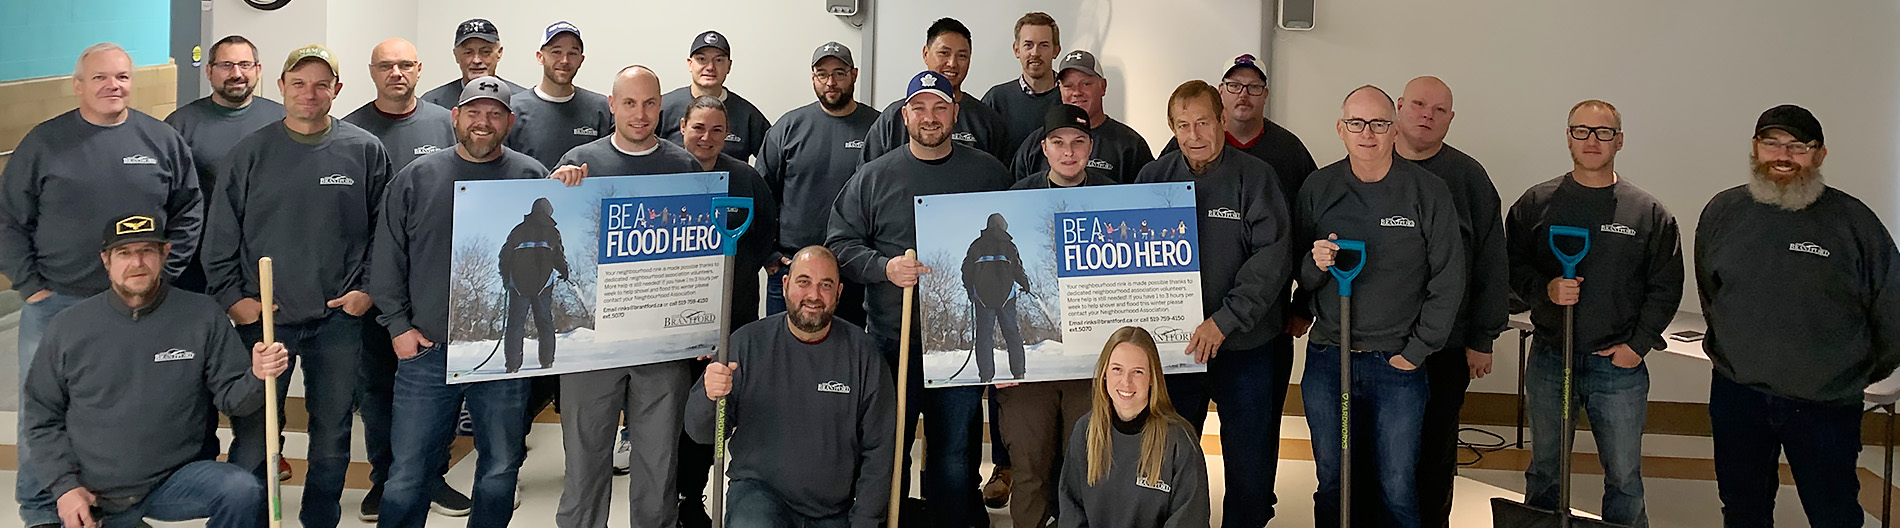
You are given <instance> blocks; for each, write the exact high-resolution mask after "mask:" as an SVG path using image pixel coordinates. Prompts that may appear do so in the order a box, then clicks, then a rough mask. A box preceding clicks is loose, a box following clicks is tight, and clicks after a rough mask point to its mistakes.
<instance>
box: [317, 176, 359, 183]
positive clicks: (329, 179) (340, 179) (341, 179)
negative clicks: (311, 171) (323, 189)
mask: <svg viewBox="0 0 1900 528" xmlns="http://www.w3.org/2000/svg"><path fill="white" fill-rule="evenodd" d="M317 185H356V180H353V179H350V177H349V176H344V175H342V174H331V175H329V176H324V177H322V178H318V179H317Z"/></svg>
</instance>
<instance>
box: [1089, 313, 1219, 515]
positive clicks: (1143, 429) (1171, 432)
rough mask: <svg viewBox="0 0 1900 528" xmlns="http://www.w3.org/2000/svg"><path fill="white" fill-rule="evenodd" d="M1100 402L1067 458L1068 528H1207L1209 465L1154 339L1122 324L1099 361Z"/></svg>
mask: <svg viewBox="0 0 1900 528" xmlns="http://www.w3.org/2000/svg"><path fill="white" fill-rule="evenodd" d="M1094 385H1095V389H1094V398H1093V400H1092V408H1091V410H1090V412H1089V414H1088V415H1085V416H1083V417H1082V419H1081V420H1079V421H1077V422H1076V427H1075V434H1073V435H1071V436H1070V437H1069V449H1068V452H1067V454H1066V455H1065V456H1064V457H1063V458H1064V460H1063V465H1062V489H1061V499H1060V500H1061V513H1060V514H1059V515H1057V523H1058V525H1059V526H1063V527H1083V526H1089V527H1097V528H1100V527H1129V528H1134V527H1144V528H1146V527H1162V526H1166V527H1183V526H1195V527H1205V526H1207V525H1208V515H1209V511H1208V508H1209V507H1208V498H1207V460H1206V458H1204V457H1203V456H1202V455H1201V446H1200V442H1199V441H1198V438H1196V437H1195V435H1194V432H1193V429H1191V428H1190V427H1189V426H1188V423H1187V421H1186V420H1183V419H1182V418H1181V415H1179V414H1176V413H1175V412H1174V404H1173V403H1171V402H1169V400H1168V386H1167V383H1166V382H1165V381H1163V380H1162V376H1161V356H1160V354H1159V353H1158V352H1157V351H1156V350H1155V340H1154V336H1151V335H1149V334H1148V331H1147V330H1143V329H1141V328H1140V327H1135V326H1124V327H1122V328H1121V329H1119V330H1116V331H1115V333H1114V334H1111V335H1109V337H1108V343H1107V344H1106V345H1103V346H1102V356H1101V358H1100V359H1097V360H1096V361H1095V380H1094Z"/></svg>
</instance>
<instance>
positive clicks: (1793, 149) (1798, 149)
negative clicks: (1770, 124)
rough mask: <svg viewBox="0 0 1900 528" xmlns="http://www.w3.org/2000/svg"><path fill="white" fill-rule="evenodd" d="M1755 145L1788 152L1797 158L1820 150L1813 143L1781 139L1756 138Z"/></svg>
mask: <svg viewBox="0 0 1900 528" xmlns="http://www.w3.org/2000/svg"><path fill="white" fill-rule="evenodd" d="M1755 144H1756V145H1761V146H1762V148H1765V149H1768V150H1775V149H1782V150H1786V151H1787V152H1788V153H1789V154H1794V155H1796V156H1799V155H1802V154H1807V153H1809V152H1813V151H1814V149H1815V148H1818V147H1815V146H1814V144H1813V143H1809V142H1804V141H1782V140H1779V139H1769V138H1755Z"/></svg>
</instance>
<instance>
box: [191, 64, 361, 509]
mask: <svg viewBox="0 0 1900 528" xmlns="http://www.w3.org/2000/svg"><path fill="white" fill-rule="evenodd" d="M282 71H283V73H282V75H281V76H280V77H279V78H278V81H277V82H278V88H279V89H280V90H281V91H282V92H283V93H284V94H285V95H286V99H287V100H288V101H290V105H288V106H287V107H286V116H285V119H284V122H283V124H281V125H271V126H267V127H264V128H262V129H259V130H258V131H257V132H254V133H252V134H251V135H249V136H246V137H245V138H244V139H243V140H242V141H239V142H238V144H237V146H235V147H232V149H231V156H230V158H231V161H230V165H229V169H228V170H227V172H226V178H224V180H223V181H220V182H219V183H218V189H217V190H216V191H214V192H213V194H212V196H213V199H212V200H211V214H210V223H209V229H208V230H207V232H206V236H205V259H204V260H205V268H206V269H205V272H206V275H207V276H208V277H209V278H210V282H211V284H212V288H211V291H212V296H213V297H214V298H216V299H218V302H219V303H221V304H222V305H223V306H225V307H226V308H225V309H226V311H227V312H229V314H230V315H231V321H232V322H233V323H235V324H237V325H238V334H239V335H240V336H242V337H244V338H245V340H246V341H247V342H256V341H258V340H260V339H262V337H263V332H264V328H263V326H262V324H261V322H260V320H259V319H260V317H261V316H262V314H263V311H264V310H267V309H271V310H275V311H276V312H277V319H276V324H277V337H278V339H279V340H281V341H283V342H284V343H287V344H288V345H289V346H290V348H291V350H293V351H295V353H294V354H293V355H292V359H291V361H292V362H293V367H292V368H295V366H294V364H295V363H296V362H297V361H299V360H301V361H302V362H303V367H304V372H303V374H304V375H303V380H304V390H305V394H306V396H307V397H306V399H305V402H306V403H305V406H306V408H307V409H308V411H309V413H310V456H309V460H310V475H309V476H308V477H307V478H306V479H305V484H304V497H303V498H304V500H303V506H302V511H301V512H299V515H298V517H299V519H300V520H301V521H302V522H303V524H304V525H305V526H318V527H328V526H335V525H336V523H337V521H338V517H339V516H340V515H341V510H340V507H339V505H338V503H337V501H338V499H339V497H341V494H342V492H343V479H344V476H345V473H346V472H347V471H348V469H349V464H350V428H351V427H352V423H353V421H354V420H353V419H352V417H351V411H352V409H353V407H354V400H355V394H356V376H357V368H358V367H357V366H358V365H359V364H360V363H361V354H362V346H363V327H362V325H363V321H362V317H363V314H364V313H365V312H368V311H369V308H370V304H371V303H370V297H369V294H367V293H364V291H363V290H365V289H366V288H367V285H366V280H365V279H366V277H367V276H368V271H369V269H368V268H369V245H370V229H371V226H373V225H374V224H375V222H376V208H377V205H378V204H380V203H381V201H382V197H383V187H384V186H385V185H386V184H387V183H388V182H389V172H390V171H389V156H388V155H387V154H386V153H384V151H383V144H382V141H380V140H378V139H376V136H372V135H370V134H369V132H366V131H364V130H363V129H361V128H357V127H356V125H352V124H349V123H347V122H343V121H340V120H337V119H334V118H331V117H330V115H329V114H330V106H331V103H332V102H333V101H334V100H335V97H336V94H337V93H338V91H339V90H340V89H341V88H342V85H341V81H340V79H339V78H338V74H337V72H338V67H337V60H336V58H335V56H334V55H332V54H331V53H330V51H329V50H328V49H325V48H324V47H323V46H319V45H309V46H304V47H301V48H297V49H296V50H294V51H292V52H291V53H290V57H289V58H287V59H285V61H284V66H283V70H282ZM265 256H268V257H272V258H273V259H274V260H275V262H276V266H277V272H278V273H277V282H276V300H277V306H275V307H265V306H263V305H262V304H260V303H259V301H258V299H257V296H258V291H259V287H260V286H259V283H258V275H257V259H258V258H259V257H265ZM290 378H291V377H290V376H284V377H282V378H279V379H278V380H277V383H278V389H279V390H288V389H289V387H290ZM263 419H264V418H263V413H252V414H250V415H241V416H233V417H231V422H232V434H233V435H234V436H235V437H236V438H235V439H234V440H233V441H232V443H231V461H232V463H235V464H238V465H239V466H243V467H246V468H253V469H255V470H257V471H260V472H262V471H264V468H263V464H264V462H265V460H264V451H265V448H264V445H263V441H264V439H263V438H262V432H263ZM270 469H271V471H272V472H273V474H274V472H275V471H276V468H270ZM260 474H261V473H260Z"/></svg>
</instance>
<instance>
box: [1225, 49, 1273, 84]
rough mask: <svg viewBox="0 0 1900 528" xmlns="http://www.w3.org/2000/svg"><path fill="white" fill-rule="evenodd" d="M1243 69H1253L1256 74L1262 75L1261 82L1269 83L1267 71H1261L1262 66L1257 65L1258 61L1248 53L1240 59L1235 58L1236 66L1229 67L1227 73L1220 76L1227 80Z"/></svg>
mask: <svg viewBox="0 0 1900 528" xmlns="http://www.w3.org/2000/svg"><path fill="white" fill-rule="evenodd" d="M1241 68H1249V69H1252V70H1253V72H1254V73H1258V74H1260V82H1267V70H1263V69H1260V65H1259V64H1257V63H1256V61H1255V60H1254V58H1253V54H1252V53H1247V54H1243V55H1241V56H1239V57H1234V64H1233V65H1232V66H1228V67H1227V71H1226V72H1225V73H1222V74H1220V76H1221V78H1223V79H1225V78H1227V76H1229V75H1233V74H1234V70H1238V69H1241Z"/></svg>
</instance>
